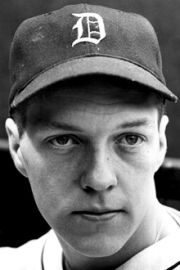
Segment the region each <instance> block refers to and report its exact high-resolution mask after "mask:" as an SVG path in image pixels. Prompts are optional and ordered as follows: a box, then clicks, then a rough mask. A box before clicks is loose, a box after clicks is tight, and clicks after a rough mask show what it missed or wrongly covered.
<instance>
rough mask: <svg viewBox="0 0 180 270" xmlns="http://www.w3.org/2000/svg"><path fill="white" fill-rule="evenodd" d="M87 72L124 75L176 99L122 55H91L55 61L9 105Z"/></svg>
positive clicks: (121, 76)
mask: <svg viewBox="0 0 180 270" xmlns="http://www.w3.org/2000/svg"><path fill="white" fill-rule="evenodd" d="M88 74H105V75H111V76H118V77H120V78H125V79H128V80H131V81H134V82H137V83H140V84H142V85H144V86H148V87H150V88H152V89H153V90H155V91H157V92H159V93H161V94H162V95H164V97H165V98H167V99H169V100H171V101H174V102H176V101H177V100H178V98H177V96H175V95H174V94H173V93H172V92H171V91H170V90H169V89H168V88H167V87H166V86H165V85H164V84H163V83H161V82H160V81H159V80H158V79H157V78H156V77H155V76H154V75H153V74H151V73H150V72H148V71H147V70H145V69H144V68H142V67H140V66H137V65H136V64H134V63H131V62H128V61H126V60H123V59H116V58H111V57H105V56H93V57H92V56H91V57H84V58H76V59H72V60H71V61H69V62H66V63H61V64H57V65H55V66H52V67H51V68H50V69H48V70H45V71H44V72H42V73H40V74H38V75H37V77H36V78H34V79H33V81H31V82H30V83H29V84H28V85H27V86H26V87H25V88H24V89H23V90H22V91H21V92H20V93H19V94H18V95H17V96H16V97H15V98H14V100H13V104H12V106H11V107H16V106H17V105H18V104H19V103H21V102H23V101H24V100H25V99H27V98H28V97H30V96H32V95H33V94H34V93H36V92H38V91H40V90H41V89H43V88H45V87H47V86H49V85H51V84H53V83H56V82H58V81H62V80H65V79H69V78H73V77H77V76H82V75H88Z"/></svg>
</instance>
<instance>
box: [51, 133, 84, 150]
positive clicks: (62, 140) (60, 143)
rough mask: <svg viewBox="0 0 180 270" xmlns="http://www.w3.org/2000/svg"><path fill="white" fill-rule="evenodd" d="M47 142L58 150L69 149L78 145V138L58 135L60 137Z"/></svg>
mask: <svg viewBox="0 0 180 270" xmlns="http://www.w3.org/2000/svg"><path fill="white" fill-rule="evenodd" d="M49 142H50V143H51V144H52V145H53V146H54V147H59V148H70V147H72V146H74V145H77V144H79V143H80V142H79V140H78V138H76V137H75V136H73V135H60V136H57V137H54V138H51V139H50V140H49Z"/></svg>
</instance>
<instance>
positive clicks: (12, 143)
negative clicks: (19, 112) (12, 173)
mask: <svg viewBox="0 0 180 270" xmlns="http://www.w3.org/2000/svg"><path fill="white" fill-rule="evenodd" d="M5 128H6V132H7V135H8V141H9V151H10V154H11V157H12V159H13V161H14V165H15V166H16V168H17V169H18V171H19V172H20V173H21V174H23V175H24V176H25V177H27V173H26V170H25V167H24V162H23V156H22V153H21V148H20V136H19V130H18V126H17V124H16V123H15V121H14V120H13V119H12V118H8V119H7V120H6V123H5Z"/></svg>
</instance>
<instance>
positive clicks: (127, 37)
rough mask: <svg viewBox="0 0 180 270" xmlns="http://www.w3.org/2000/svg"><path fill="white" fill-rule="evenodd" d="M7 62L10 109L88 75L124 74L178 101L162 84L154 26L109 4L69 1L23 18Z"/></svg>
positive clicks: (123, 75) (121, 76)
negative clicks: (36, 95) (55, 84)
mask: <svg viewBox="0 0 180 270" xmlns="http://www.w3.org/2000/svg"><path fill="white" fill-rule="evenodd" d="M9 67H10V77H11V91H10V96H9V106H10V108H13V107H16V106H18V104H20V103H21V102H23V101H24V100H26V99H27V98H29V97H30V96H32V95H34V94H35V93H37V92H38V91H40V90H41V91H42V90H43V89H44V88H46V87H47V86H49V85H51V84H54V83H56V82H59V81H62V80H65V79H70V78H74V77H77V76H82V75H89V74H91V75H93V74H96V75H97V74H104V75H108V76H118V77H120V78H125V79H128V80H130V81H134V82H136V83H140V84H142V85H144V86H147V87H144V91H151V90H153V91H157V92H159V93H160V94H162V95H163V96H164V97H165V98H166V99H169V100H171V101H177V97H176V96H175V95H174V94H173V93H172V92H171V91H170V90H169V89H168V88H167V87H166V83H165V79H164V76H163V73H162V61H161V53H160V49H159V44H158V40H157V36H156V34H155V31H154V29H153V27H152V25H151V24H150V23H149V21H148V20H147V19H145V18H144V17H142V16H140V15H138V14H134V13H127V12H123V11H120V10H116V9H111V8H108V7H103V6H98V5H88V4H77V5H70V6H65V7H63V8H62V9H59V10H55V11H53V12H49V13H46V14H43V15H39V16H36V17H33V18H30V19H27V20H25V21H24V22H23V23H22V24H21V25H20V26H19V28H18V29H17V31H16V33H15V35H14V39H13V41H12V45H11V49H10V63H9ZM51 89H52V88H51Z"/></svg>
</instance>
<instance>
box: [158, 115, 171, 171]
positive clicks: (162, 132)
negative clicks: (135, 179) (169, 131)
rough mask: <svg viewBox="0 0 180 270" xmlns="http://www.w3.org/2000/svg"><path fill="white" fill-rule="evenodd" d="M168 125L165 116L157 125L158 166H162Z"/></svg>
mask: <svg viewBox="0 0 180 270" xmlns="http://www.w3.org/2000/svg"><path fill="white" fill-rule="evenodd" d="M168 123H169V118H168V116H167V115H163V116H162V118H161V121H160V124H159V147H160V149H159V151H160V152H159V157H160V166H161V165H162V163H163V161H164V158H165V155H166V152H167V139H166V127H167V125H168Z"/></svg>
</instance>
